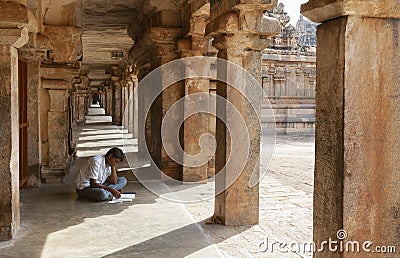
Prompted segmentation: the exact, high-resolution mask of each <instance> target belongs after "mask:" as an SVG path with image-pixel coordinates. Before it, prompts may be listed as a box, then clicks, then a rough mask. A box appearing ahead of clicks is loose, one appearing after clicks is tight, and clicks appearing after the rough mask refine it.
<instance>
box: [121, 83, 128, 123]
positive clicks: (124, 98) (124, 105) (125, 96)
mask: <svg viewBox="0 0 400 258" xmlns="http://www.w3.org/2000/svg"><path fill="white" fill-rule="evenodd" d="M128 100H129V85H128V83H127V82H126V81H125V80H124V81H123V83H122V125H123V127H124V129H127V130H128V129H129V108H128V105H129V103H128Z"/></svg>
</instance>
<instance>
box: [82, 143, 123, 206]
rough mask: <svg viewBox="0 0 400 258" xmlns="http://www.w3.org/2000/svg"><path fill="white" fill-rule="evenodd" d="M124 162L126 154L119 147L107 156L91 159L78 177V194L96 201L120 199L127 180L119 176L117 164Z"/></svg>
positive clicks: (110, 151) (111, 150)
mask: <svg viewBox="0 0 400 258" xmlns="http://www.w3.org/2000/svg"><path fill="white" fill-rule="evenodd" d="M123 160H124V153H123V152H122V150H121V149H119V148H117V147H114V148H112V149H110V150H109V151H108V152H107V154H106V155H97V156H94V157H92V158H90V159H89V160H88V161H87V162H86V163H85V165H84V166H82V168H81V169H80V171H79V173H77V175H76V179H75V182H76V192H77V194H78V195H79V196H81V197H86V198H89V199H92V200H96V201H107V200H112V199H113V197H115V198H119V197H120V196H121V191H122V188H123V187H124V186H125V185H126V183H127V180H126V178H125V177H118V176H117V170H116V168H115V164H117V163H119V162H122V161H123Z"/></svg>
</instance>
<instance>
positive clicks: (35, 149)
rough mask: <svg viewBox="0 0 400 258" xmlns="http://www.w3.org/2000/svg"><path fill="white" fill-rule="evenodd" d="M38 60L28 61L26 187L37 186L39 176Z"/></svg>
mask: <svg viewBox="0 0 400 258" xmlns="http://www.w3.org/2000/svg"><path fill="white" fill-rule="evenodd" d="M39 84H40V61H38V60H29V61H28V124H29V126H28V136H29V137H28V181H27V187H39V186H40V183H41V178H40V165H41V164H40V163H41V162H40V140H41V139H40V121H39V117H40V116H39V88H40V85H39Z"/></svg>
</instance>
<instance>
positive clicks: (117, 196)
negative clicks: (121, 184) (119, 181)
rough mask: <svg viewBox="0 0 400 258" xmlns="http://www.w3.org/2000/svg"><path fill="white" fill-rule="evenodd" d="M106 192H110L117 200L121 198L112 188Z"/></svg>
mask: <svg viewBox="0 0 400 258" xmlns="http://www.w3.org/2000/svg"><path fill="white" fill-rule="evenodd" d="M108 191H110V192H111V193H112V195H113V196H114V197H115V198H117V199H119V198H120V197H121V193H120V192H119V191H117V190H115V189H114V188H111V187H110V189H109V190H108Z"/></svg>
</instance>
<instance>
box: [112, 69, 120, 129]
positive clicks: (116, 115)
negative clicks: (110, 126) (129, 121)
mask: <svg viewBox="0 0 400 258" xmlns="http://www.w3.org/2000/svg"><path fill="white" fill-rule="evenodd" d="M111 80H112V81H113V84H114V87H113V122H114V123H115V125H117V126H120V125H122V86H121V83H120V82H119V80H120V77H117V76H112V77H111Z"/></svg>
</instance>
